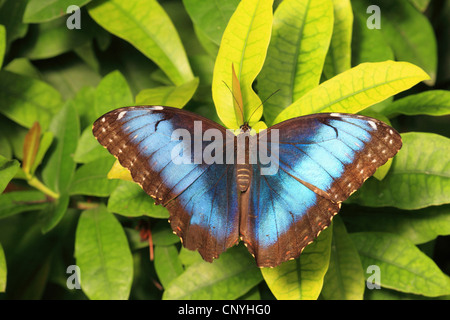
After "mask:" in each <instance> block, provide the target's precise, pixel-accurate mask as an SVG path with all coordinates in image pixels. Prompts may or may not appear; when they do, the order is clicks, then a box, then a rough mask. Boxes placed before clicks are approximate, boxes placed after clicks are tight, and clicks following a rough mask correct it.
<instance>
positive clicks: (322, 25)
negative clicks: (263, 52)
mask: <svg viewBox="0 0 450 320" xmlns="http://www.w3.org/2000/svg"><path fill="white" fill-rule="evenodd" d="M273 19H274V20H273V21H274V22H273V31H272V38H271V40H270V45H269V49H268V51H267V59H266V61H265V63H264V67H263V69H262V70H261V73H260V75H259V76H258V83H257V85H258V92H259V94H260V96H261V97H262V98H266V97H268V96H270V95H271V94H272V93H273V92H274V91H275V90H280V91H279V92H277V93H276V94H275V95H274V96H272V97H270V99H268V100H267V101H266V102H265V103H264V118H265V120H266V121H267V122H268V123H272V122H273V120H274V119H275V117H276V116H277V115H278V114H279V113H280V112H281V111H282V110H283V109H284V108H286V107H288V106H289V105H291V104H292V103H293V102H294V101H295V100H297V99H299V98H300V97H301V96H302V95H304V94H305V93H306V92H308V91H309V90H311V89H313V88H314V87H316V86H317V85H319V82H320V76H321V74H322V68H323V64H324V61H325V56H326V54H327V51H328V47H329V44H330V39H331V34H332V32H333V4H332V2H331V0H314V1H311V0H309V1H296V0H285V1H283V2H282V3H281V4H280V5H279V6H278V7H277V10H276V11H275V15H274V18H273Z"/></svg>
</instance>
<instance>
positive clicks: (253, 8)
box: [212, 0, 273, 129]
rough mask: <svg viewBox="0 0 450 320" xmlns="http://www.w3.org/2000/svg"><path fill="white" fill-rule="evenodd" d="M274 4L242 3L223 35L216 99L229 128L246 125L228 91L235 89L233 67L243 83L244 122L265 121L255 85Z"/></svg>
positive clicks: (257, 0)
mask: <svg viewBox="0 0 450 320" xmlns="http://www.w3.org/2000/svg"><path fill="white" fill-rule="evenodd" d="M272 2H273V1H272V0H265V1H262V0H243V1H241V2H240V3H239V6H238V8H237V9H236V11H235V13H234V14H233V16H232V17H231V19H230V21H229V23H228V26H227V28H226V29H225V32H224V34H223V37H222V42H221V45H220V49H219V53H218V55H217V59H216V62H215V66H214V74H213V82H212V96H213V100H214V104H215V106H216V110H217V114H218V115H219V118H220V120H221V121H222V122H223V123H224V124H225V126H226V127H227V128H231V129H236V128H239V127H240V126H241V125H242V123H238V121H237V119H236V116H235V112H234V106H233V101H234V98H233V95H232V93H231V92H230V91H229V89H228V88H231V87H232V85H231V84H232V70H231V68H232V65H234V68H235V70H236V74H237V77H238V79H239V82H240V84H241V90H242V98H243V101H244V105H243V108H244V120H245V121H248V122H249V123H250V125H253V124H254V123H256V122H258V121H259V119H260V118H261V115H262V110H261V108H259V109H258V110H256V109H257V108H258V107H259V106H260V105H261V100H260V99H259V97H258V96H257V94H256V93H255V92H254V91H253V88H252V84H253V81H254V80H255V78H256V76H257V75H258V73H259V72H260V70H261V68H262V65H263V63H264V59H265V57H266V50H267V47H268V45H269V40H270V31H271V28H272V19H273V17H272ZM224 82H225V83H224ZM225 84H226V85H225ZM227 86H228V87H227ZM250 117H251V119H250Z"/></svg>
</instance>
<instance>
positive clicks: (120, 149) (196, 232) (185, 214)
mask: <svg viewBox="0 0 450 320" xmlns="http://www.w3.org/2000/svg"><path fill="white" fill-rule="evenodd" d="M195 125H197V126H200V129H199V127H196V128H194V126H195ZM211 128H213V129H217V131H216V132H220V133H221V134H222V135H223V139H224V141H225V140H226V139H225V137H226V135H227V132H226V130H225V128H223V127H222V126H220V125H218V124H216V123H214V122H212V121H211V120H208V119H206V118H204V117H201V116H197V115H195V114H194V113H191V112H186V111H183V110H180V109H175V108H170V107H160V106H142V107H128V108H121V109H117V110H114V111H111V112H109V113H107V114H105V115H104V116H102V117H101V118H99V119H98V120H97V121H96V122H95V123H94V126H93V133H94V135H95V137H96V138H97V140H98V141H99V142H100V143H101V144H102V145H103V146H105V147H106V148H107V149H108V150H109V152H111V153H112V154H113V155H114V156H115V157H116V158H117V159H118V160H119V162H120V164H121V165H122V166H124V167H125V168H127V169H129V171H130V172H131V175H132V177H133V180H134V181H135V182H136V183H138V184H139V185H141V187H142V188H143V189H144V191H145V192H146V193H148V194H149V195H150V196H151V197H152V198H154V199H155V203H157V204H162V205H164V206H166V207H167V208H168V210H169V213H170V221H171V227H172V229H173V231H174V232H175V233H176V234H177V235H178V236H180V238H181V239H182V241H183V244H184V246H186V247H187V248H188V249H191V250H196V249H198V250H199V252H200V254H202V256H203V258H204V259H205V260H207V261H212V260H213V258H217V257H218V256H219V254H220V253H221V252H223V251H225V250H226V249H227V248H228V247H230V246H232V245H233V244H235V243H237V242H238V239H239V229H238V225H239V222H238V219H239V211H238V195H237V192H236V188H233V186H235V185H236V182H235V180H236V178H235V177H236V174H235V170H234V166H233V165H226V164H206V163H204V162H203V161H201V162H197V163H196V162H195V161H194V160H195V157H196V154H198V153H199V152H200V153H201V152H203V150H204V149H205V146H206V145H207V144H208V143H206V142H203V143H202V144H201V145H200V147H198V146H197V149H199V150H197V153H195V152H192V153H191V154H190V155H189V154H188V153H186V154H184V153H183V152H181V148H180V157H181V158H182V157H188V158H189V159H180V157H178V158H177V157H175V158H174V155H173V150H174V148H176V147H177V146H179V145H180V140H173V139H172V133H173V132H174V130H176V129H178V130H185V131H184V132H185V133H189V134H193V133H194V131H195V130H201V132H200V133H201V134H204V133H205V131H207V130H208V129H211ZM181 132H182V133H183V131H181ZM228 134H229V133H228ZM183 143H187V144H188V145H187V146H186V147H188V148H190V150H195V148H196V146H194V143H195V141H194V139H190V140H183ZM183 160H186V161H184V162H183ZM223 163H225V161H223Z"/></svg>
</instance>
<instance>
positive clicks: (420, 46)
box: [352, 0, 437, 85]
mask: <svg viewBox="0 0 450 320" xmlns="http://www.w3.org/2000/svg"><path fill="white" fill-rule="evenodd" d="M352 4H353V6H355V10H359V11H360V12H363V13H364V12H365V11H366V9H367V7H368V6H370V5H377V6H379V7H380V11H381V16H382V21H381V32H382V33H383V36H384V37H385V39H386V41H387V42H388V43H389V45H390V46H391V47H392V49H393V51H394V54H395V57H396V59H397V60H400V61H408V62H411V63H413V64H415V65H417V66H419V67H421V68H422V69H423V70H425V72H426V73H428V74H429V76H430V79H429V80H427V81H425V83H427V84H429V85H433V84H434V82H435V80H436V68H437V45H436V37H435V35H434V31H433V27H432V26H431V23H430V22H429V21H428V19H427V18H426V17H425V16H424V15H423V14H422V13H420V12H419V11H417V10H416V9H415V8H414V7H413V6H412V5H411V3H410V2H409V1H408V0H397V1H391V0H363V1H353V2H352Z"/></svg>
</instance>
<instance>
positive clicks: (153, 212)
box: [108, 181, 169, 218]
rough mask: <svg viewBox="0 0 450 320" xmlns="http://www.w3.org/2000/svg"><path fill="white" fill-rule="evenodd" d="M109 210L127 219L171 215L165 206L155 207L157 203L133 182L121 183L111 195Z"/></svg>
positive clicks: (166, 216)
mask: <svg viewBox="0 0 450 320" xmlns="http://www.w3.org/2000/svg"><path fill="white" fill-rule="evenodd" d="M108 210H109V211H111V212H114V213H118V214H121V215H124V216H127V217H139V216H144V215H146V216H150V217H154V218H168V217H169V213H168V212H167V209H166V208H164V207H163V206H157V205H155V201H154V200H153V199H152V198H151V197H150V196H149V195H148V194H147V193H145V192H144V190H142V188H141V187H140V186H139V185H137V184H136V183H134V182H131V181H121V182H120V184H119V185H118V186H117V188H116V189H115V190H114V191H113V192H112V193H111V196H110V197H109V201H108Z"/></svg>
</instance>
